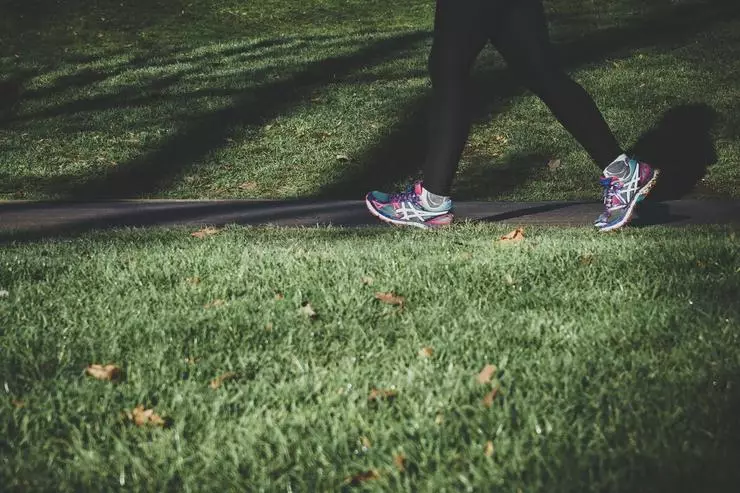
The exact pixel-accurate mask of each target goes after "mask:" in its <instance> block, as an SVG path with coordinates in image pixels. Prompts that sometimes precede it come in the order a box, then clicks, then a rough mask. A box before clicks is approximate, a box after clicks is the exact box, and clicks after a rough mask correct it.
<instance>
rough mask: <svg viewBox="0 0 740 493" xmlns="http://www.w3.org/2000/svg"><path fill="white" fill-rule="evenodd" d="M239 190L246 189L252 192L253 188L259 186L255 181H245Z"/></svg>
mask: <svg viewBox="0 0 740 493" xmlns="http://www.w3.org/2000/svg"><path fill="white" fill-rule="evenodd" d="M238 188H239V190H244V191H245V192H251V191H252V190H255V189H256V188H257V183H256V182H253V181H245V182H244V183H242V184H240V185H239V187H238Z"/></svg>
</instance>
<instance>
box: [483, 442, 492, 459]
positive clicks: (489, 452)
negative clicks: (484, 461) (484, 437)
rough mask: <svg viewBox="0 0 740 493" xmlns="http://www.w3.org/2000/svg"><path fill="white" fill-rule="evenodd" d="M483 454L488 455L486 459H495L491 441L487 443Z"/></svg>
mask: <svg viewBox="0 0 740 493" xmlns="http://www.w3.org/2000/svg"><path fill="white" fill-rule="evenodd" d="M483 453H484V454H486V457H493V442H492V441H491V440H488V441H487V442H486V446H485V447H484V448H483Z"/></svg>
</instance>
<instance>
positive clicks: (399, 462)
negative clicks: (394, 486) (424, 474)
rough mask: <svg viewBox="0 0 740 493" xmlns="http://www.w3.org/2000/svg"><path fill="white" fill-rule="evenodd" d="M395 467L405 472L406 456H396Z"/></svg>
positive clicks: (394, 459) (394, 458) (400, 454)
mask: <svg viewBox="0 0 740 493" xmlns="http://www.w3.org/2000/svg"><path fill="white" fill-rule="evenodd" d="M393 465H394V466H396V469H398V470H399V471H400V472H404V471H405V470H406V456H405V455H403V454H402V453H399V454H396V455H394V456H393Z"/></svg>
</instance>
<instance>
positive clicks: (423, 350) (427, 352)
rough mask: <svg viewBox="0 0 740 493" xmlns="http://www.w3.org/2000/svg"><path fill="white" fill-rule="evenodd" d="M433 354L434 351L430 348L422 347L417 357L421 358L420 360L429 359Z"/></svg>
mask: <svg viewBox="0 0 740 493" xmlns="http://www.w3.org/2000/svg"><path fill="white" fill-rule="evenodd" d="M433 354H434V349H432V348H430V347H423V348H421V349H419V356H421V357H422V358H431V357H432V355H433Z"/></svg>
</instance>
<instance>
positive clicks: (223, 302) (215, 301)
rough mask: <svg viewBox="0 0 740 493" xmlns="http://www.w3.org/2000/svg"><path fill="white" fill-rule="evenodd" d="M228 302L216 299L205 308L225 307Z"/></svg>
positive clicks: (204, 306)
mask: <svg viewBox="0 0 740 493" xmlns="http://www.w3.org/2000/svg"><path fill="white" fill-rule="evenodd" d="M225 304H226V302H225V301H224V300H220V299H216V300H213V301H211V302H210V303H206V304H205V305H203V308H218V307H219V306H224V305H225Z"/></svg>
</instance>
